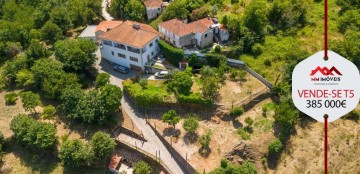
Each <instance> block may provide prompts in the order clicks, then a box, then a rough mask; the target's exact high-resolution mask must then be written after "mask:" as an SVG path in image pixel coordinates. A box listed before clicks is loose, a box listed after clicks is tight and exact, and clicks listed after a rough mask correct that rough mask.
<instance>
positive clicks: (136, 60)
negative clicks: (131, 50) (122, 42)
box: [130, 56, 139, 62]
mask: <svg viewBox="0 0 360 174" xmlns="http://www.w3.org/2000/svg"><path fill="white" fill-rule="evenodd" d="M130 60H131V61H134V62H138V61H139V60H138V58H135V57H131V56H130Z"/></svg>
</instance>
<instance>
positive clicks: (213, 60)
mask: <svg viewBox="0 0 360 174" xmlns="http://www.w3.org/2000/svg"><path fill="white" fill-rule="evenodd" d="M205 59H206V61H207V63H208V64H209V66H212V67H219V66H220V62H221V60H226V57H225V56H224V55H221V54H206V56H205Z"/></svg>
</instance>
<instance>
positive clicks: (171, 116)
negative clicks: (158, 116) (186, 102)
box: [162, 110, 181, 129]
mask: <svg viewBox="0 0 360 174" xmlns="http://www.w3.org/2000/svg"><path fill="white" fill-rule="evenodd" d="M180 119H181V118H180V116H178V115H177V114H176V111H175V110H169V111H167V112H166V113H164V114H163V115H162V121H163V122H164V123H167V124H169V125H171V126H173V128H174V129H175V125H176V124H177V123H179V121H180Z"/></svg>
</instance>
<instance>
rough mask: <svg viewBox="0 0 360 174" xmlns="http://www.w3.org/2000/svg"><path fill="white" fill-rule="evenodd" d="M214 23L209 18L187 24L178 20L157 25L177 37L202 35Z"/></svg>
mask: <svg viewBox="0 0 360 174" xmlns="http://www.w3.org/2000/svg"><path fill="white" fill-rule="evenodd" d="M213 24H214V22H213V21H212V19H211V18H204V19H200V20H197V21H194V22H191V23H188V24H185V23H183V22H182V20H180V19H172V20H169V21H165V22H162V23H160V24H159V26H160V27H162V28H165V29H166V30H168V31H170V32H172V33H173V34H175V35H177V36H184V35H188V34H191V33H204V32H206V31H207V30H208V29H209V27H210V26H211V25H213Z"/></svg>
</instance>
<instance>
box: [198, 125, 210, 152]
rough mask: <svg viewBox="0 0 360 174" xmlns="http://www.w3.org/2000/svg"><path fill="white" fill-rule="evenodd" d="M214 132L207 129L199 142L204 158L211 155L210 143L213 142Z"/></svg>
mask: <svg viewBox="0 0 360 174" xmlns="http://www.w3.org/2000/svg"><path fill="white" fill-rule="evenodd" d="M211 136H212V131H211V129H207V130H206V132H205V133H204V134H203V135H201V136H200V138H199V140H198V142H199V144H200V146H201V147H200V149H199V153H200V155H202V156H207V155H208V154H209V153H210V142H211Z"/></svg>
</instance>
